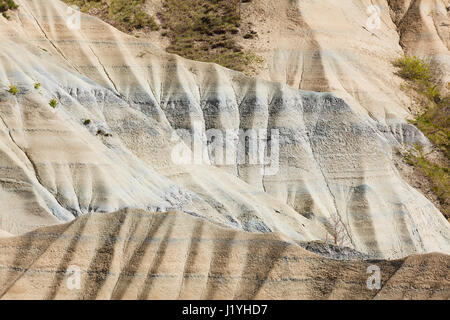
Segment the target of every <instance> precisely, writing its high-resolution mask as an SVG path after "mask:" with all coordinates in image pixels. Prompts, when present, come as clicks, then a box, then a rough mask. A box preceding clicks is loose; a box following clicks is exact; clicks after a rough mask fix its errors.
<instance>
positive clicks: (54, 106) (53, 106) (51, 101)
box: [48, 99, 59, 108]
mask: <svg viewBox="0 0 450 320" xmlns="http://www.w3.org/2000/svg"><path fill="white" fill-rule="evenodd" d="M58 103H59V102H58V101H57V100H56V99H51V100H50V102H49V103H48V104H49V105H50V107H52V108H56V106H57V105H58Z"/></svg>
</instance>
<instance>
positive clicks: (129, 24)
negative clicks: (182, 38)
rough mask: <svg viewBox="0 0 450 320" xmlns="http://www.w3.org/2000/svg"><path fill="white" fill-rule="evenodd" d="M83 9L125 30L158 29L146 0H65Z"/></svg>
mask: <svg viewBox="0 0 450 320" xmlns="http://www.w3.org/2000/svg"><path fill="white" fill-rule="evenodd" d="M63 1H64V2H66V3H67V4H70V5H76V6H78V7H79V8H80V10H81V11H83V12H86V13H91V14H94V15H96V16H98V17H100V18H101V19H102V20H104V21H106V22H108V23H109V24H111V25H113V26H115V27H116V28H117V29H120V30H122V31H125V32H131V31H134V30H135V29H149V30H158V29H159V27H158V25H157V24H156V21H155V19H154V18H153V17H152V16H150V15H149V14H147V13H146V12H145V0H109V1H107V0H63Z"/></svg>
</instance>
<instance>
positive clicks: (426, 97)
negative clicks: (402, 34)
mask: <svg viewBox="0 0 450 320" xmlns="http://www.w3.org/2000/svg"><path fill="white" fill-rule="evenodd" d="M394 66H396V67H398V68H399V71H398V73H397V74H398V75H399V76H401V77H402V78H403V79H405V80H406V81H407V84H406V86H405V87H404V88H403V89H405V90H406V91H408V90H412V91H413V92H415V93H416V94H418V95H419V96H420V97H421V101H422V105H423V111H422V112H421V113H420V114H419V115H417V116H416V118H415V119H414V120H412V121H410V122H411V123H412V124H414V125H415V126H416V127H417V128H419V129H420V130H421V131H422V132H423V133H424V135H425V136H426V137H427V138H428V139H429V140H430V141H431V142H432V143H433V144H434V145H435V146H436V147H437V148H438V149H439V151H440V152H441V153H442V155H443V158H444V160H443V161H439V162H436V161H432V160H430V159H429V157H428V156H427V154H424V152H423V150H422V148H420V147H418V146H417V147H416V148H415V149H416V151H415V152H411V153H409V154H408V155H407V156H406V159H405V160H406V162H407V163H408V164H409V165H412V166H414V168H415V169H417V170H420V171H421V173H422V174H424V175H425V176H426V177H427V178H428V179H429V181H430V182H431V185H432V189H433V192H434V193H435V194H436V196H437V198H438V200H439V203H440V205H441V211H442V213H443V214H444V215H445V216H446V217H447V219H449V218H450V172H449V163H450V96H448V95H447V96H445V97H444V96H442V94H441V92H440V91H439V89H438V88H437V85H436V83H435V82H434V81H433V76H432V75H433V72H432V69H431V66H430V65H429V64H428V63H427V62H425V61H423V60H421V59H419V58H417V57H404V58H400V59H398V60H396V61H395V62H394ZM447 85H448V86H449V84H447ZM449 89H450V87H449Z"/></svg>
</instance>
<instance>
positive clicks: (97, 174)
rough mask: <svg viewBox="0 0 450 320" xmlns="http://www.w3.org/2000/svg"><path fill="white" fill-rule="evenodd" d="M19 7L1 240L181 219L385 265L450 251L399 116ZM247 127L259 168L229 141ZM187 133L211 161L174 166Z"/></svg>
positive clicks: (4, 132) (5, 39)
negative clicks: (143, 217) (405, 174)
mask: <svg viewBox="0 0 450 320" xmlns="http://www.w3.org/2000/svg"><path fill="white" fill-rule="evenodd" d="M17 2H18V4H19V5H20V8H19V10H18V12H17V13H16V14H15V15H14V16H12V20H11V21H6V20H2V21H0V28H1V33H0V38H1V44H0V47H1V50H0V57H1V60H0V82H1V91H0V117H1V120H2V121H1V122H0V128H1V136H0V152H1V153H0V154H1V156H0V161H1V166H0V186H1V188H0V199H1V201H0V229H2V230H4V231H6V232H9V233H12V234H20V233H23V232H27V231H31V230H33V229H35V228H36V227H39V226H45V225H50V224H56V223H59V222H64V221H70V220H72V219H74V218H76V217H78V216H80V215H83V214H86V213H91V212H101V213H109V212H114V211H117V210H120V209H124V208H139V209H145V210H149V211H167V210H170V209H177V210H180V211H182V212H184V213H185V214H188V215H193V216H198V217H202V218H203V219H206V220H208V221H209V222H211V223H214V224H218V225H220V226H223V227H227V228H232V229H235V230H245V231H250V232H265V233H267V232H278V233H280V234H283V236H285V237H288V238H289V239H292V240H295V241H308V240H330V239H332V238H333V230H336V228H339V230H340V235H339V239H338V240H339V242H340V243H339V244H342V245H347V246H351V247H353V248H354V249H357V250H359V251H362V252H365V253H368V254H371V255H374V256H377V257H403V256H406V255H409V254H412V253H422V252H432V251H439V252H444V253H448V252H450V241H449V240H450V229H449V224H448V222H447V221H446V220H445V219H444V218H443V216H442V215H441V214H440V212H439V211H438V210H437V209H436V208H435V207H434V206H433V205H432V204H431V203H430V202H429V201H428V200H427V199H426V198H425V197H424V196H422V195H421V194H420V193H419V192H418V191H417V190H415V189H413V188H412V187H410V186H409V185H408V184H407V183H406V182H404V181H403V180H402V178H401V177H400V176H399V174H398V172H397V171H396V169H395V167H394V165H393V162H392V160H391V152H392V148H395V147H397V146H399V145H400V144H401V143H405V142H408V143H422V144H426V143H427V141H426V139H425V138H424V136H423V135H422V134H421V133H420V132H419V131H418V130H416V129H415V128H414V127H413V126H411V125H409V124H407V123H406V122H403V121H400V120H401V117H399V118H395V120H396V122H395V125H393V123H390V124H387V123H386V122H385V121H380V120H379V119H378V118H377V117H373V116H370V115H368V114H367V113H365V112H361V110H358V109H357V108H355V107H354V106H353V105H352V103H351V102H352V100H351V99H350V100H349V102H350V103H347V100H343V99H341V98H338V97H336V96H335V95H332V94H329V93H314V92H310V91H299V90H298V89H294V88H292V87H289V86H287V85H284V84H281V83H273V82H268V81H265V80H259V79H257V78H249V77H246V76H244V75H243V74H241V73H238V72H235V71H231V70H227V69H225V68H222V67H220V66H217V65H213V64H207V63H198V62H194V61H189V60H185V59H182V58H180V57H178V56H175V55H170V54H167V53H165V52H164V51H162V50H160V49H159V48H157V47H156V46H154V45H153V44H152V43H151V42H147V41H143V40H139V39H136V38H134V37H130V36H127V35H125V34H123V33H121V32H119V31H117V30H115V29H114V28H112V27H111V26H109V25H107V24H106V23H103V22H101V21H100V20H98V19H96V18H93V17H90V16H87V15H82V16H81V24H80V29H77V28H75V29H74V28H69V27H68V25H67V23H66V20H65V18H66V17H67V6H66V5H65V4H63V3H62V2H59V1H44V0H34V1H27V0H21V1H17ZM280 63H281V62H280ZM347 71H348V72H349V75H348V79H351V78H352V77H354V80H353V81H354V83H358V82H360V80H358V79H359V78H358V76H359V75H357V74H352V71H351V70H346V69H342V74H346V72H347ZM358 72H359V74H361V73H364V74H366V72H363V71H358ZM367 74H370V72H367ZM304 75H305V76H310V77H315V76H316V72H315V69H313V68H312V69H309V68H306V69H305V70H304ZM37 83H39V84H40V86H39V88H38V89H36V88H35V85H36V84H37ZM9 85H16V86H17V88H18V90H19V92H18V94H16V95H13V94H11V93H9V92H8V86H9ZM369 92H370V90H369ZM386 92H388V91H386ZM389 92H392V91H389ZM389 95H390V94H388V95H387V96H386V99H387V100H386V101H388V100H389V99H390V98H389ZM51 99H56V100H57V101H59V104H58V106H57V107H56V108H52V107H51V106H49V101H50V100H51ZM389 101H391V100H389ZM393 101H395V100H393ZM373 105H374V106H375V105H376V106H377V108H381V109H383V110H384V111H383V112H386V114H387V112H388V110H391V109H390V107H389V106H391V105H387V104H386V103H382V102H380V101H379V103H378V104H375V103H374V104H373ZM392 110H403V109H401V108H396V107H395V106H393V107H392ZM393 112H394V111H393ZM372 115H373V113H372ZM87 120H89V121H87ZM239 129H241V130H249V129H250V131H247V132H249V134H250V135H251V134H252V133H255V132H256V134H257V136H256V141H257V142H258V143H257V144H256V145H258V146H260V148H262V151H267V152H264V153H262V154H263V156H262V157H257V159H256V160H255V161H249V160H248V157H249V156H250V153H251V150H252V149H251V146H250V145H248V143H247V142H245V141H246V140H245V139H244V140H240V139H239V136H236V135H233V134H232V135H229V136H226V135H225V133H226V132H227V130H228V131H229V132H232V133H233V132H234V133H236V132H238V131H237V130H239ZM212 130H213V131H212ZM252 130H253V131H252ZM266 133H267V134H266ZM221 134H223V137H226V140H221V139H219V138H218V137H221ZM189 135H193V136H195V137H197V138H198V140H199V141H200V142H201V145H200V154H201V158H202V160H203V161H202V162H201V163H200V162H196V161H194V162H193V163H187V162H186V161H184V162H182V161H180V156H179V154H177V153H176V151H177V150H180V149H179V148H180V146H183V145H185V146H187V147H188V148H192V150H193V151H194V153H195V151H196V150H194V149H195V144H194V146H193V147H192V145H191V144H190V143H189V139H188V138H189ZM250 140H251V139H250ZM224 144H225V146H226V148H224V149H223V148H222V150H225V152H226V150H230V149H237V150H239V148H240V147H241V146H242V145H244V148H245V149H244V150H246V152H244V155H245V154H246V156H245V157H244V161H241V160H242V159H240V158H239V157H240V155H239V154H231V156H228V157H227V161H226V162H225V163H220V162H219V161H218V156H217V154H216V152H217V150H219V149H220V148H219V147H220V146H223V145H224ZM259 150H261V149H259ZM197 151H198V150H197ZM260 155H261V154H260V153H258V156H260ZM274 155H275V157H274ZM194 160H195V159H194Z"/></svg>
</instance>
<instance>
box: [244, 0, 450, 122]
mask: <svg viewBox="0 0 450 320" xmlns="http://www.w3.org/2000/svg"><path fill="white" fill-rule="evenodd" d="M243 6H244V10H243V16H242V20H243V23H249V24H250V25H251V29H252V30H254V31H255V32H256V34H257V37H255V38H254V39H247V40H245V41H241V44H242V45H243V46H244V47H245V48H246V49H248V50H251V51H252V52H255V53H257V54H259V55H261V56H262V57H264V58H265V60H266V64H265V65H262V68H261V70H260V71H259V72H257V75H258V76H259V77H263V78H265V79H268V80H271V81H276V82H281V83H286V84H288V85H289V86H292V87H294V88H299V89H304V90H313V91H322V92H332V93H333V94H335V95H337V96H339V97H341V98H343V99H344V100H345V101H346V102H347V103H348V104H349V105H350V106H351V107H352V108H354V109H355V110H356V111H361V112H363V113H366V114H369V115H370V116H371V117H373V118H374V119H376V120H377V121H378V122H380V123H383V124H386V125H388V126H394V127H395V125H397V124H398V122H399V119H404V118H407V117H408V116H409V111H410V110H408V107H409V106H410V105H411V102H410V99H409V98H408V97H407V96H406V95H405V94H404V93H403V92H402V91H401V90H400V86H401V83H402V81H401V79H400V78H398V77H396V76H395V75H394V74H395V71H396V70H395V68H393V66H392V62H393V61H394V60H395V59H397V58H398V57H399V56H401V55H403V54H404V53H406V54H408V55H411V56H414V55H416V56H418V57H421V58H423V59H426V60H427V61H428V60H429V61H430V62H431V63H432V64H433V65H434V66H435V69H436V71H438V74H437V77H438V78H439V80H440V85H441V89H443V90H444V89H445V87H446V85H447V83H448V82H449V77H450V76H449V74H450V52H449V39H450V23H449V20H450V16H449V15H450V14H449V9H448V8H449V7H450V2H449V1H448V0H436V1H435V0H432V1H428V0H417V1H416V0H378V1H360V0H343V1H333V0H324V1H308V0H305V1H302V0H298V1H269V0H258V1H252V2H250V3H247V4H244V5H243ZM447 90H448V89H447Z"/></svg>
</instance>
